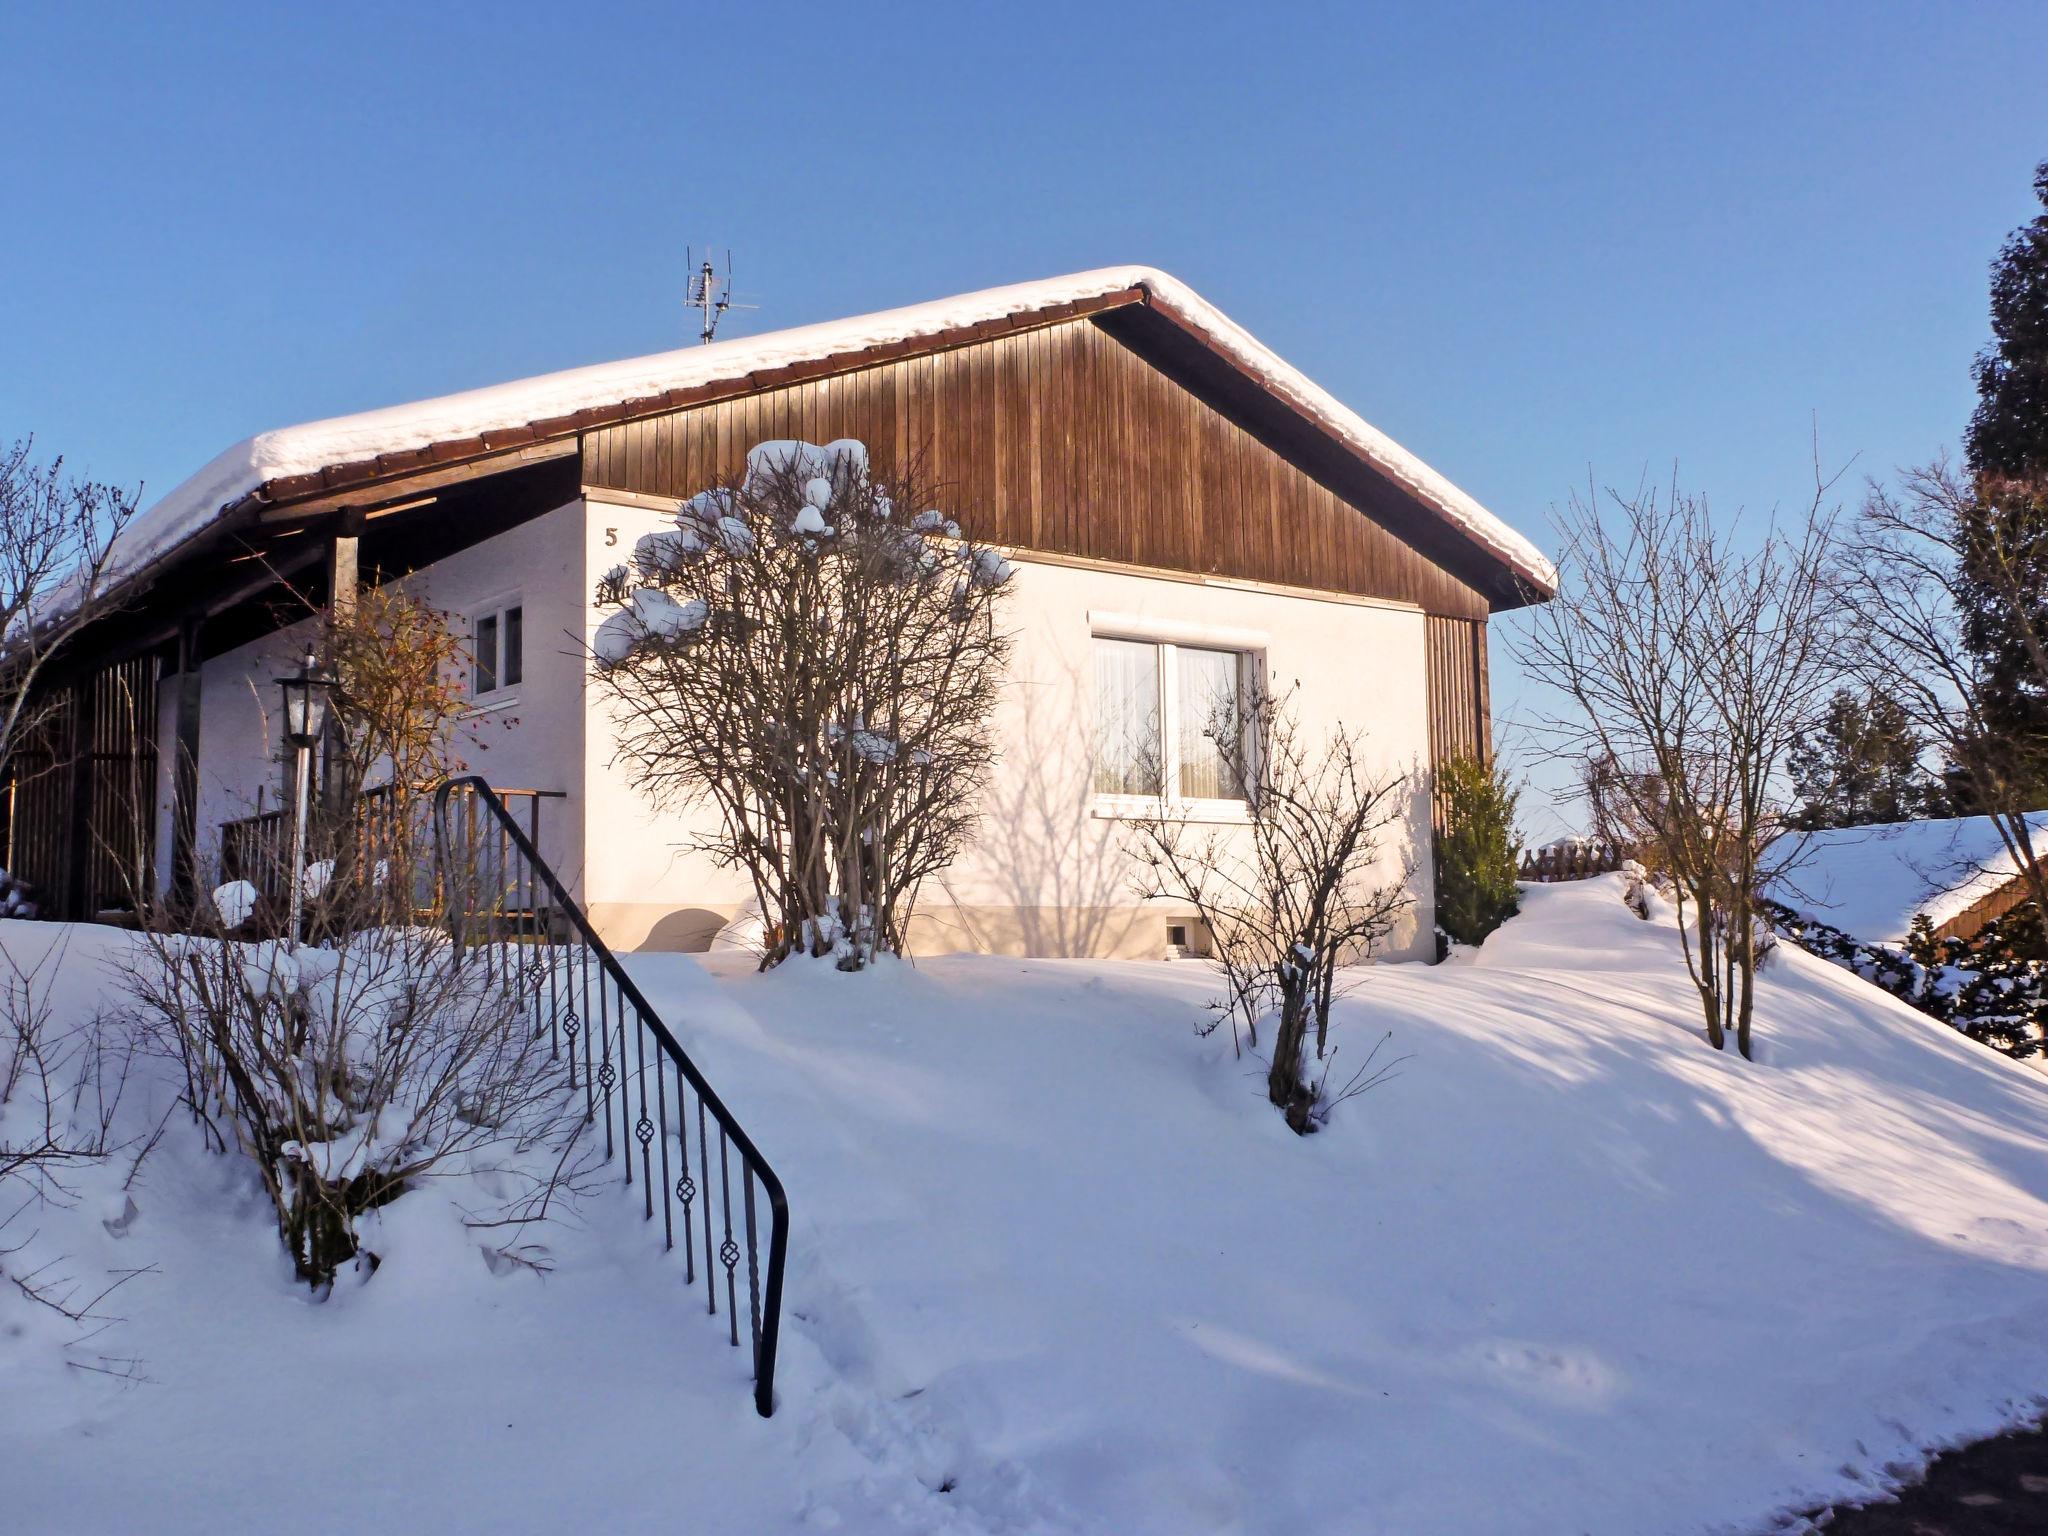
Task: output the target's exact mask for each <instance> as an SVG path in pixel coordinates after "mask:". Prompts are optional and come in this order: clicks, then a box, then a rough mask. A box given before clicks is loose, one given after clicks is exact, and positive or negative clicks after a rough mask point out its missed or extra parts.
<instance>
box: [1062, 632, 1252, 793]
mask: <svg viewBox="0 0 2048 1536" xmlns="http://www.w3.org/2000/svg"><path fill="white" fill-rule="evenodd" d="M1252 663H1253V658H1252V656H1251V654H1250V653H1248V652H1245V651H1224V650H1214V649H1211V648H1209V647H1206V646H1194V645H1168V644H1155V643H1153V642H1151V641H1148V640H1118V639H1113V638H1110V637H1108V636H1102V635H1098V636H1097V637H1096V639H1095V792H1096V793H1097V794H1098V795H1126V796H1144V797H1147V798H1156V797H1158V796H1160V795H1162V794H1167V795H1168V798H1170V799H1173V800H1176V801H1205V800H1207V801H1240V802H1241V801H1242V800H1243V799H1244V783H1243V774H1242V773H1241V771H1240V768H1239V765H1238V764H1237V763H1235V762H1233V761H1231V760H1230V755H1229V747H1230V745H1231V742H1232V738H1234V737H1235V736H1236V735H1237V734H1238V730H1239V724H1240V711H1241V710H1242V708H1243V704H1244V694H1245V688H1246V681H1247V679H1248V678H1249V677H1250V675H1251V667H1252ZM1167 786H1170V793H1169V790H1168V788H1167Z"/></svg>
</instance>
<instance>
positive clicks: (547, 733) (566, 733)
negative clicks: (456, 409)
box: [157, 502, 585, 880]
mask: <svg viewBox="0 0 2048 1536" xmlns="http://www.w3.org/2000/svg"><path fill="white" fill-rule="evenodd" d="M582 528H583V505H582V503H581V502H574V503H571V504H570V505H568V506H565V507H561V508H557V509H556V510H555V511H553V512H550V513H547V514H546V515H544V516H542V517H539V518H536V519H534V520H533V521H531V522H528V523H524V524H522V525H520V526H519V527H517V528H514V529H512V530H510V531H509V532H507V533H504V534H502V535H499V536H498V537H496V538H493V539H489V540H486V541H485V542H483V543H481V544H477V545H474V546H472V547H471V548H469V549H466V550H462V551H460V552H459V553H457V554H454V555H451V556H450V557H448V558H447V559H445V560H440V561H436V562H435V563H433V564H432V565H429V566H427V567H424V568H423V569H421V570H420V571H417V572H415V573H413V574H412V575H410V576H407V577H406V578H404V579H403V581H402V582H400V583H399V585H401V586H402V587H404V588H405V589H406V590H408V591H411V592H414V593H416V594H418V595H419V596H421V597H422V598H423V599H425V600H426V601H428V602H430V603H432V604H434V605H435V606H436V607H439V608H441V609H443V610H445V611H447V612H448V613H449V614H450V615H451V616H452V618H453V619H454V620H455V621H456V623H457V624H458V626H459V627H460V632H463V633H466V632H467V626H468V621H469V617H470V615H471V614H472V613H474V612H476V611H479V610H481V609H484V608H487V607H497V606H501V605H502V604H503V603H505V602H510V601H516V602H519V603H521V604H522V605H523V606H524V609H525V638H524V647H523V649H524V659H525V665H524V669H523V670H524V674H525V676H524V679H523V681H522V682H521V683H520V684H519V686H518V687H517V688H514V689H511V690H508V691H506V692H505V693H503V694H501V695H499V696H497V697H495V698H494V699H493V700H492V702H491V705H490V707H489V708H488V710H486V711H484V712H480V713H478V714H476V715H475V716H473V717H471V718H470V719H469V720H467V721H465V722H464V726H463V730H462V734H461V737H460V738H459V750H460V752H461V754H462V756H463V758H464V760H465V762H466V763H467V766H468V767H469V769H470V770H471V771H473V772H476V773H480V774H482V775H484V777H485V778H487V779H488V780H489V781H490V782H491V783H492V784H494V785H500V786H507V787H516V788H522V789H558V790H564V791H567V792H568V794H569V795H570V797H571V798H570V799H569V800H567V801H551V802H549V803H548V804H547V805H546V806H545V807H544V809H543V811H542V824H543V827H544V833H543V848H542V852H543V854H544V855H545V856H546V857H547V858H548V859H549V860H550V862H552V863H554V864H555V865H556V867H557V868H558V869H559V870H560V871H561V872H562V874H563V875H564V877H565V878H570V879H572V880H573V877H574V876H575V875H576V874H577V873H578V872H580V870H581V867H582V862H583V859H582V837H581V828H582V814H581V808H580V805H579V804H578V797H579V796H580V792H581V783H580V772H579V770H580V765H581V763H582V761H583V758H584V742H583V731H584V710H583V700H582V673H583V663H582V655H581V652H580V650H579V649H578V646H579V644H580V639H581V635H582V631H583V626H582V617H581V616H582V611H583V608H584V604H585V600H584V596H583V592H582V563H581V559H580V553H579V552H580V547H581V534H582ZM310 624H311V621H310V620H307V621H302V622H300V623H299V624H295V625H292V626H290V627H289V628H286V629H283V630H280V631H277V632H276V633H273V634H270V635H266V636H264V637H262V638H261V639H259V640H256V641H252V642H251V643H249V644H247V645H243V646H239V647H237V648H236V649H234V650H232V651H228V652H225V653H223V654H222V655H219V656H211V657H208V658H207V660H206V661H205V663H204V664H203V666H202V667H201V670H200V731H199V776H198V777H199V851H200V859H201V862H202V866H203V867H206V868H209V869H210V868H211V866H212V863H213V861H214V860H215V859H216V858H217V856H218V854H219V849H220V841H219V839H220V826H221V823H222V822H225V821H230V820H234V819H236V818H238V817H242V816H248V815H251V814H253V813H255V812H256V810H257V809H258V808H259V804H260V806H261V808H263V809H275V808H277V806H278V805H279V803H280V802H279V795H280V792H281V791H283V790H284V789H285V788H286V786H287V783H288V781H287V780H286V779H285V778H284V776H283V772H282V770H281V768H280V767H279V742H280V737H281V732H280V727H279V722H278V719H277V713H278V690H277V684H276V681H275V679H277V678H278V677H280V676H283V675H285V674H286V673H289V672H295V671H296V670H297V669H298V658H299V657H301V656H302V655H303V654H304V651H305V638H306V635H307V633H308V630H309V627H310ZM176 692H177V688H176V683H175V680H173V679H167V680H166V686H165V687H164V690H163V698H162V703H161V716H162V725H161V734H160V735H159V737H158V739H159V740H160V741H162V742H164V743H165V744H166V745H167V746H168V744H169V743H170V742H171V741H172V739H173V737H172V723H173V720H174V709H175V704H174V700H175V696H176ZM171 760H172V759H171V753H170V752H169V751H166V752H165V753H164V754H163V762H164V765H165V767H164V770H163V772H162V773H161V774H160V776H159V795H158V803H159V810H158V814H159V830H158V850H159V857H158V861H157V867H158V869H159V870H160V871H163V872H164V876H165V878H168V872H169V870H170V851H169V848H170V804H169V801H170V792H171V791H170V783H171V778H170V769H169V765H170V762H171ZM259 797H260V798H259Z"/></svg>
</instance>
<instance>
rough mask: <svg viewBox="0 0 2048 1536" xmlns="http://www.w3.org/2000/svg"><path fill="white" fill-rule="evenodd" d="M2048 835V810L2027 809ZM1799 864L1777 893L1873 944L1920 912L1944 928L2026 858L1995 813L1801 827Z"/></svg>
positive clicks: (1896, 938) (2031, 821)
mask: <svg viewBox="0 0 2048 1536" xmlns="http://www.w3.org/2000/svg"><path fill="white" fill-rule="evenodd" d="M2028 825H2029V826H2030V827H2031V828H2032V832H2033V835H2034V836H2035V837H2036V838H2039V839H2041V840H2042V841H2044V842H2048V816H2041V817H2034V816H2032V815H2031V814H2030V815H2029V816H2028ZM1802 835H1803V836H1805V838H1806V844H1805V847H1804V849H1803V851H1802V852H1801V855H1800V858H1799V862H1798V864H1797V866H1796V867H1795V868H1794V869H1793V870H1792V871H1791V872H1790V873H1789V874H1787V875H1785V876H1784V877H1782V878H1781V880H1780V882H1779V884H1780V888H1779V889H1778V890H1776V891H1774V892H1773V893H1772V894H1773V895H1774V896H1775V897H1776V898H1777V899H1778V900H1779V901H1782V902H1783V903H1784V904H1785V905H1786V906H1788V907H1791V908H1792V909H1793V910H1795V911H1797V912H1802V913H1804V914H1806V915H1807V916H1808V917H1815V918H1818V919H1820V921H1822V922H1824V923H1826V924H1828V925H1829V926H1830V927H1833V928H1839V929H1841V930H1842V932H1844V933H1846V934H1848V935H1850V936H1851V937H1852V938H1857V939H1861V940H1863V942H1864V943H1866V944H1903V943H1904V942H1905V941H1906V936H1907V934H1908V933H1909V932H1910V931H1911V929H1912V927H1913V919H1914V917H1915V916H1916V915H1918V914H1920V913H1923V912H1924V913H1926V914H1927V920H1928V922H1930V923H1932V924H1933V925H1934V926H1935V927H1937V928H1939V927H1940V926H1941V925H1942V924H1943V923H1945V922H1947V921H1948V920H1949V919H1950V918H1952V917H1955V916H1956V915H1957V914H1959V913H1960V912H1962V910H1963V909H1964V908H1965V907H1968V906H1969V905H1970V904H1971V903H1972V902H1974V901H1977V900H1979V899H1981V898H1982V897H1985V896H1988V895H1990V894H1991V893H1992V892H1993V891H1995V890H1997V889H1998V888H1999V887H2000V886H2002V885H2004V884H2005V883H2006V882H2007V881H2009V880H2010V879H2011V878H2012V876H2013V872H2014V871H2015V870H2016V869H2018V867H2019V865H2018V864H2017V862H2016V861H2015V860H2014V859H2013V856H2012V854H2011V852H2010V851H2009V850H2008V849H2007V848H2006V846H2005V842H2004V839H2002V838H2001V837H2000V836H1999V835H1998V828H1997V826H1996V825H1995V824H1994V823H1993V821H1992V819H1991V818H1990V817H1989V816H1957V817H1952V818H1946V819H1935V820H1929V821H1898V822H1886V823H1881V824H1879V825H1876V826H1868V827H1840V828H1835V829H1833V830H1830V831H1826V832H1813V833H1807V834H1802Z"/></svg>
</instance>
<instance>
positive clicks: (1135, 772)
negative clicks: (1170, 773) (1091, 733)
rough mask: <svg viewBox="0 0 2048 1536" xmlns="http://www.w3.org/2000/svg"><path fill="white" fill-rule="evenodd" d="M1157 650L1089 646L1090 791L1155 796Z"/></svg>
mask: <svg viewBox="0 0 2048 1536" xmlns="http://www.w3.org/2000/svg"><path fill="white" fill-rule="evenodd" d="M1160 757H1161V751H1160V739H1159V648H1158V647H1157V646H1155V645H1146V644H1144V643H1143V642H1141V641H1137V640H1100V639H1098V640H1097V641H1096V642H1095V791H1096V793H1097V794H1103V795H1156V794H1158V793H1159V792H1160V784H1159V773H1160Z"/></svg>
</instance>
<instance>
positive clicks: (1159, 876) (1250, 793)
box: [1130, 689, 1409, 1134]
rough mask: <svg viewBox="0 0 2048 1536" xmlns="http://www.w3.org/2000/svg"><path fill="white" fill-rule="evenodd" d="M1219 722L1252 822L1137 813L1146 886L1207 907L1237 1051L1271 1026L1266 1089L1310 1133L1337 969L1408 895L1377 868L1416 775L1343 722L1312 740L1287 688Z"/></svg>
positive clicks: (1373, 941) (1134, 829) (1371, 941)
mask: <svg viewBox="0 0 2048 1536" xmlns="http://www.w3.org/2000/svg"><path fill="white" fill-rule="evenodd" d="M1209 731H1210V733H1211V735H1213V736H1214V737H1215V739H1216V741H1217V743H1218V745H1219V747H1220V748H1221V749H1222V754H1223V758H1224V761H1225V762H1227V763H1231V764H1234V765H1236V772H1237V775H1238V778H1239V780H1240V783H1241V784H1242V786H1243V788H1244V795H1245V824H1244V825H1243V826H1242V827H1238V826H1217V825H1213V824H1200V823H1195V822H1191V821H1189V820H1188V819H1186V817H1184V816H1183V815H1181V814H1180V813H1179V812H1178V811H1177V810H1176V809H1175V807H1174V806H1173V805H1172V804H1171V803H1170V802H1166V801H1161V802H1160V803H1159V804H1158V806H1157V807H1156V808H1155V809H1152V810H1149V811H1147V812H1145V813H1143V814H1141V815H1139V816H1137V817H1135V818H1134V819H1133V820H1132V822H1131V824H1130V825H1131V835H1132V838H1133V840H1134V843H1135V852H1136V854H1137V857H1138V859H1139V861H1140V862H1141V864H1142V866H1143V873H1142V876H1141V883H1140V889H1141V891H1142V893H1143V894H1144V895H1146V896H1164V897H1171V898H1173V899H1175V900H1178V901H1184V902H1186V903H1188V904H1189V905H1190V906H1192V907H1193V908H1194V909H1195V911H1196V913H1197V914H1198V915H1199V916H1200V918H1201V920H1202V923H1203V925H1204V926H1205V927H1206V928H1207V929H1208V931H1209V935H1210V940H1211V944H1212V946H1213V949H1214V954H1215V958H1216V961H1217V963H1218V965H1219V966H1220V967H1221V968H1222V972H1223V979H1224V987H1225V996H1224V997H1223V998H1222V999H1221V1000H1219V1001H1218V1002H1216V1003H1215V1004H1213V1005H1212V1006H1213V1007H1214V1009H1215V1011H1216V1012H1217V1014H1218V1015H1219V1022H1220V1021H1221V1020H1222V1019H1227V1020H1228V1021H1229V1022H1230V1026H1231V1034H1232V1038H1233V1040H1235V1041H1237V1042H1238V1047H1239V1049H1240V1050H1243V1049H1245V1048H1246V1047H1249V1048H1251V1049H1253V1050H1256V1049H1257V1048H1258V1046H1259V1031H1260V1029H1261V1028H1262V1027H1264V1026H1268V1025H1270V1026H1271V1028H1272V1059H1271V1062H1270V1064H1269V1069H1268V1072H1267V1076H1266V1096H1267V1098H1268V1099H1269V1100H1270V1101H1271V1102H1272V1103H1273V1104H1274V1105H1275V1106H1276V1107H1277V1108H1278V1109H1279V1110H1280V1112H1281V1113H1282V1115H1284V1116H1285V1117H1286V1120H1287V1123H1288V1125H1289V1126H1291V1127H1292V1128H1293V1129H1294V1130H1295V1131H1297V1132H1301V1133H1304V1134H1305V1133H1307V1132H1309V1131H1311V1130H1313V1129H1314V1128H1315V1126H1316V1124H1317V1123H1318V1108H1319V1103H1320V1102H1321V1101H1323V1100H1324V1099H1325V1098H1326V1096H1327V1095H1326V1084H1327V1072H1325V1073H1324V1074H1323V1075H1321V1076H1318V1077H1316V1078H1314V1079H1313V1080H1311V1078H1310V1076H1309V1074H1308V1072H1307V1070H1306V1067H1305V1062H1304V1057H1305V1055H1306V1051H1307V1046H1308V1043H1309V1041H1310V1039H1311V1037H1312V1038H1313V1040H1314V1045H1315V1056H1316V1059H1317V1060H1318V1061H1322V1060H1323V1059H1324V1057H1325V1055H1326V1053H1327V1052H1328V1050H1329V1029H1330V1006H1331V1004H1332V1003H1333V1002H1335V1001H1336V999H1337V997H1338V995H1339V992H1340V985H1339V977H1338V972H1339V969H1340V968H1341V967H1344V966H1348V965H1355V964H1357V963H1359V962H1361V961H1363V960H1365V959H1366V958H1368V957H1369V956H1370V955H1371V954H1372V952H1373V950H1374V948H1375V947H1376V946H1377V945H1378V944H1379V943H1380V942H1381V941H1382V940H1384V939H1385V938H1386V936H1387V935H1388V934H1389V933H1390V932H1391V931H1392V929H1393V924H1394V920H1395V919H1396V917H1398V916H1399V915H1400V913H1401V912H1402V910H1403V909H1404V908H1405V907H1406V906H1407V905H1408V901H1409V897H1408V894H1407V882H1406V879H1405V877H1404V878H1403V879H1401V880H1397V881H1393V882H1389V883H1380V884H1376V883H1374V880H1373V875H1374V872H1375V870H1376V868H1377V866H1378V863H1379V858H1380V853H1381V837H1382V834H1383V833H1385V831H1386V830H1387V828H1388V827H1390V826H1392V825H1394V824H1396V823H1397V822H1399V821H1400V819H1401V817H1402V815H1403V812H1404V809H1405V797H1404V795H1403V793H1402V791H1403V788H1404V785H1405V780H1404V779H1402V778H1400V777H1398V776H1397V777H1392V778H1387V777H1381V776H1376V775H1375V774H1373V773H1372V772H1371V771H1370V770H1369V769H1368V768H1367V766H1366V764H1365V762H1364V756H1363V747H1362V742H1361V740H1360V738H1359V737H1358V736H1357V735H1356V734H1354V733H1352V732H1350V731H1347V730H1344V729H1343V728H1341V727H1339V728H1337V729H1335V730H1333V731H1332V732H1331V733H1330V734H1329V735H1328V736H1327V737H1324V738H1322V739H1320V740H1311V739H1310V738H1308V737H1307V736H1305V735H1304V733H1303V732H1302V730H1301V728H1300V726H1299V724H1298V723H1297V721H1296V719H1295V715H1294V712H1293V710H1292V708H1291V707H1290V705H1289V702H1288V700H1287V699H1285V698H1278V697H1275V696H1273V695H1272V694H1269V693H1267V692H1265V691H1263V690H1260V689H1254V690H1252V691H1251V692H1250V694H1249V696H1248V697H1247V699H1246V700H1245V702H1244V704H1243V706H1242V707H1241V708H1240V709H1238V710H1235V711H1230V712H1224V713H1219V714H1218V715H1217V716H1216V717H1215V718H1214V719H1213V720H1212V722H1211V724H1210V726H1209ZM1212 1027H1213V1026H1212ZM1361 1081H1363V1080H1362V1079H1354V1080H1353V1081H1352V1083H1351V1084H1349V1085H1348V1086H1347V1089H1346V1090H1340V1094H1342V1093H1345V1092H1347V1091H1358V1090H1359V1084H1360V1082H1361ZM1366 1086H1370V1083H1366Z"/></svg>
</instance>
